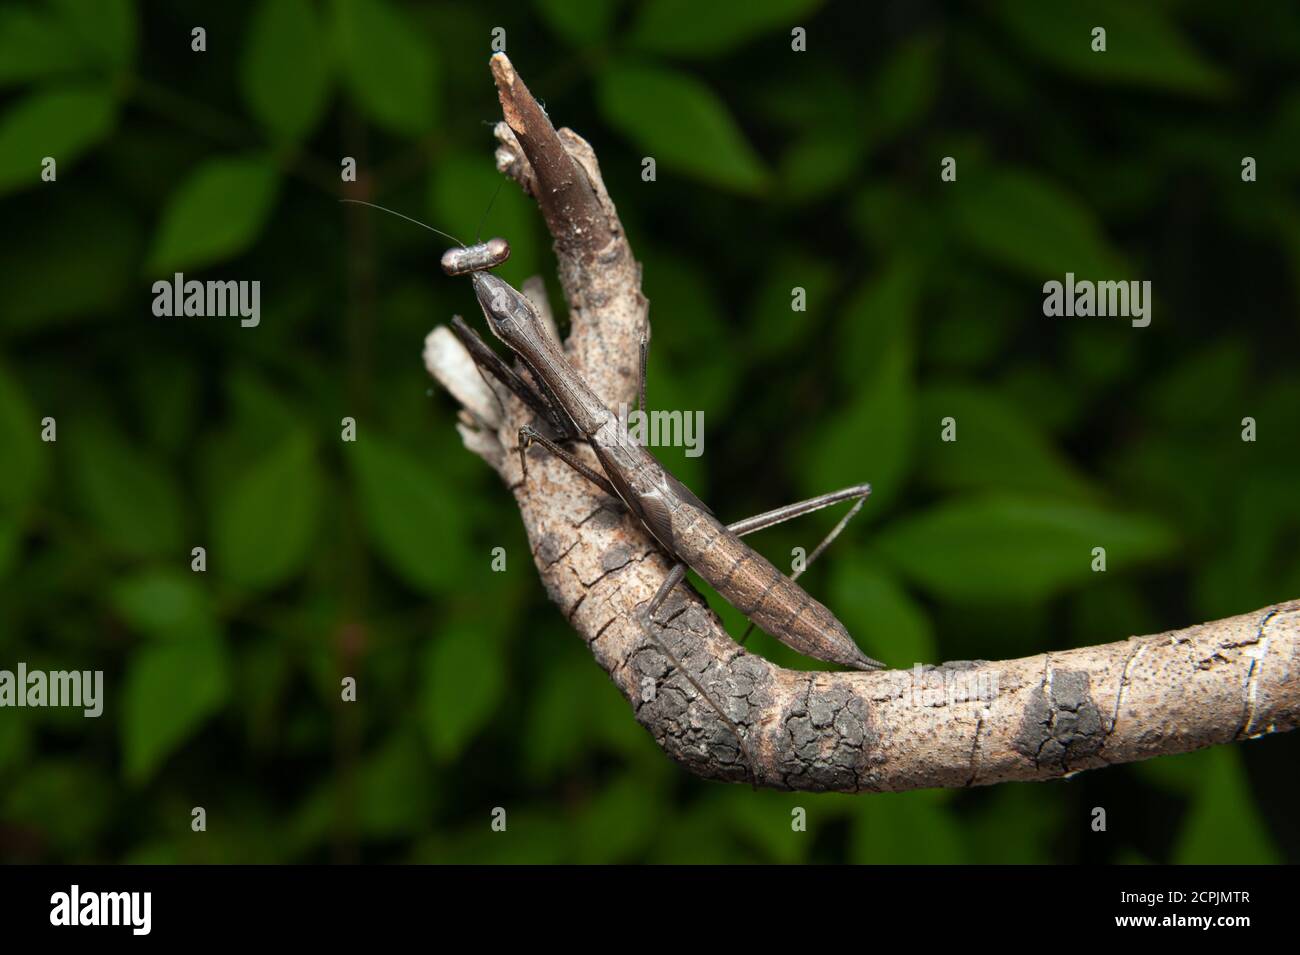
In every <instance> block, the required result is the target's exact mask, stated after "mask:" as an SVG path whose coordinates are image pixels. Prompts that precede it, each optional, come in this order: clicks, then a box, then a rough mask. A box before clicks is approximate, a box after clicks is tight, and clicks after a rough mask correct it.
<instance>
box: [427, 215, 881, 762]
mask: <svg viewBox="0 0 1300 955" xmlns="http://www.w3.org/2000/svg"><path fill="white" fill-rule="evenodd" d="M508 255H509V249H508V245H507V244H506V242H505V240H503V239H491V240H489V241H488V242H486V243H481V244H480V245H478V246H472V247H462V248H461V249H459V250H453V251H452V252H451V253H448V257H445V258H444V270H445V271H447V273H448V274H468V275H469V278H470V281H471V282H472V284H473V287H474V293H475V296H476V298H477V300H478V303H479V306H480V308H481V309H482V311H483V315H484V317H485V318H486V320H487V323H488V327H489V328H490V329H491V331H492V334H493V335H494V336H495V337H496V338H497V339H498V340H500V341H501V342H502V344H504V345H505V346H506V347H507V348H508V349H509V350H510V351H511V352H512V353H513V354H514V355H515V356H516V357H517V358H518V359H519V360H520V362H521V363H522V364H523V366H524V367H526V368H527V369H528V370H529V372H530V373H531V378H532V382H533V383H532V384H530V383H529V382H528V381H525V380H524V378H523V377H522V376H521V375H520V374H518V373H517V372H515V371H514V370H513V369H511V368H510V367H509V366H508V365H506V363H505V362H504V361H503V360H502V359H501V358H500V357H498V356H497V354H496V352H495V351H494V350H493V349H492V348H491V347H490V346H489V345H488V344H487V343H486V342H485V341H483V339H482V338H481V337H480V336H479V335H478V333H477V332H475V331H474V330H473V329H472V328H471V327H470V326H469V325H467V324H466V323H465V322H464V321H463V320H462V319H461V318H460V317H459V316H457V317H456V318H454V319H453V321H452V331H453V332H454V334H455V335H456V337H457V338H458V339H459V340H460V342H461V344H462V345H464V346H465V348H466V351H468V353H469V355H470V357H471V358H472V359H473V360H474V362H475V364H476V365H477V366H478V367H479V369H480V371H481V372H485V373H487V374H490V375H492V376H493V377H494V378H496V379H497V380H498V381H499V382H500V383H501V384H502V385H504V386H505V387H506V388H508V389H509V390H510V391H511V392H513V393H514V394H515V395H517V396H518V397H519V398H520V400H522V401H523V402H524V403H525V404H526V405H527V406H528V408H529V409H530V410H531V411H532V412H533V413H534V415H535V416H536V421H537V425H541V426H543V427H545V428H546V429H547V430H549V431H550V434H549V435H548V434H546V433H544V432H543V431H542V430H540V429H539V427H538V426H537V425H534V424H528V425H525V426H524V427H522V428H521V429H520V430H519V434H518V438H519V444H518V450H519V460H520V468H521V470H522V471H523V474H524V477H525V479H526V478H527V458H526V455H527V452H528V450H529V448H530V447H531V446H532V445H533V444H537V445H540V446H541V447H543V448H545V449H546V450H547V451H549V452H550V453H551V454H553V455H555V456H556V457H558V458H559V459H560V460H561V461H563V462H564V463H565V464H567V465H568V466H569V467H571V468H573V469H574V470H575V471H576V472H577V473H578V474H580V475H582V476H583V477H584V478H586V479H587V480H588V481H590V482H591V483H592V484H594V485H595V486H596V487H598V488H600V489H601V490H602V491H604V492H605V493H606V494H608V495H609V496H610V497H612V498H614V499H615V500H617V501H619V502H621V503H622V505H623V506H624V507H626V508H627V509H628V510H629V511H630V512H631V513H632V514H633V515H634V516H635V517H636V518H637V519H638V520H639V521H640V523H641V525H642V526H643V527H644V528H645V530H646V531H647V533H649V534H650V536H651V537H652V538H653V539H654V540H655V542H656V543H657V544H658V545H659V547H660V548H662V550H663V551H664V552H665V553H666V554H667V555H668V556H669V557H671V558H672V559H673V561H674V563H673V566H672V569H671V571H670V572H669V574H668V576H667V577H666V578H665V579H664V581H663V583H662V584H661V586H660V587H659V589H658V591H657V593H656V594H655V595H654V597H653V598H652V599H651V600H650V601H649V603H648V604H647V605H646V606H645V607H644V608H643V609H642V612H641V616H642V618H643V622H644V624H645V625H646V628H647V632H648V633H649V635H650V637H651V639H652V640H653V641H654V642H655V644H656V645H657V646H658V647H659V649H660V650H661V651H662V652H663V653H664V655H665V656H667V657H668V660H669V662H670V663H671V664H672V665H673V666H675V667H676V668H677V669H678V670H680V671H681V672H682V673H684V674H685V675H686V677H687V678H688V680H690V682H691V684H692V685H693V686H694V687H695V689H696V690H697V692H699V694H700V695H701V697H703V698H704V699H706V700H707V701H708V702H709V704H710V705H711V706H712V707H713V708H714V709H715V710H717V711H718V713H719V715H721V716H722V718H723V720H724V721H726V722H727V723H728V725H730V727H731V729H732V731H733V732H734V733H735V735H736V738H737V740H738V741H739V742H740V746H741V749H742V750H743V751H744V753H745V756H746V759H747V760H748V762H749V764H750V769H751V772H753V771H754V762H753V759H752V757H751V755H750V753H749V750H748V747H747V746H746V744H745V739H744V736H743V734H742V733H741V732H740V730H739V728H738V727H737V726H736V725H735V724H734V723H733V722H732V721H731V719H730V718H729V717H728V716H727V714H726V712H725V711H724V710H723V708H722V707H721V706H720V705H719V704H718V703H717V702H716V701H715V700H713V698H712V697H711V696H710V694H708V693H707V692H706V691H705V690H704V689H703V687H701V686H700V685H699V684H698V683H697V682H696V680H695V679H694V677H692V676H691V674H690V672H689V671H688V670H686V669H685V668H684V667H682V666H681V665H680V664H679V663H678V662H677V660H676V658H675V657H674V656H673V654H672V653H671V652H670V651H669V650H668V648H667V646H666V645H665V644H664V642H663V641H662V640H661V639H660V638H659V637H658V635H657V633H656V628H657V627H660V626H663V625H664V624H666V623H667V622H668V621H664V620H660V619H658V616H657V614H658V612H659V610H660V609H661V608H662V607H663V605H664V602H665V601H666V600H667V598H668V596H669V595H670V594H671V592H672V590H673V588H675V587H676V586H677V585H678V584H680V583H681V582H682V580H683V579H684V578H685V576H686V571H687V569H688V568H689V569H692V570H694V571H695V572H696V573H698V574H699V575H700V577H702V578H703V579H704V580H705V581H707V582H708V583H709V584H710V585H711V586H712V587H714V588H715V589H716V590H717V591H718V593H719V594H721V595H722V596H723V597H724V598H725V599H726V600H727V601H728V602H730V603H731V604H732V605H733V606H734V607H736V608H737V609H738V610H740V611H741V612H742V613H744V614H745V616H746V617H748V618H749V620H750V621H751V629H752V627H753V626H754V625H757V626H759V627H761V628H762V629H763V630H764V631H765V632H766V633H768V634H770V635H771V636H773V637H775V638H776V639H778V640H780V641H781V642H782V643H784V644H786V645H787V646H789V647H791V648H792V649H794V650H796V651H798V652H800V653H802V654H804V655H806V656H810V657H813V658H815V659H818V660H824V661H827V662H830V663H838V664H841V665H843V666H848V667H853V668H855V669H860V670H875V669H882V668H884V664H883V663H880V662H879V661H877V660H873V659H871V658H870V657H868V656H866V655H865V654H864V653H863V652H862V651H861V649H859V647H858V645H857V643H855V642H854V640H853V638H852V637H851V636H850V635H849V632H848V630H847V629H846V628H845V627H844V625H843V624H842V623H841V622H840V621H839V620H838V619H837V618H836V616H835V615H834V614H833V613H832V612H831V611H830V610H828V609H827V608H826V607H825V606H824V605H823V604H821V603H820V602H819V601H818V600H816V599H815V598H814V597H812V596H811V595H810V594H808V593H807V592H806V591H805V590H804V589H803V588H802V587H800V586H799V585H798V583H797V582H796V581H797V580H798V577H799V576H800V574H801V573H802V572H803V570H806V569H807V567H808V566H809V565H811V564H812V562H813V561H814V560H816V559H817V557H819V556H820V555H821V554H822V552H823V551H824V550H825V549H826V547H827V546H829V545H830V543H831V542H832V541H833V540H834V539H835V538H836V537H837V536H838V535H839V533H840V532H841V531H842V530H843V529H844V527H845V525H846V524H847V523H848V522H849V520H851V519H852V517H853V516H854V515H855V514H856V513H857V512H858V511H859V510H860V509H861V507H862V506H863V504H864V503H865V501H866V499H867V497H868V495H869V494H870V493H871V487H870V485H868V484H857V485H853V486H851V487H847V488H843V489H841V490H838V491H832V492H830V493H829V494H823V495H820V496H818V497H814V498H810V499H808V500H805V501H800V502H798V503H795V504H790V505H787V506H785V507H781V508H777V509H775V510H772V511H767V512H765V513H763V514H758V515H756V516H754V517H750V518H747V519H745V520H741V521H737V522H735V523H733V524H726V525H724V524H723V523H721V522H720V521H719V520H718V518H717V517H716V516H715V515H714V513H713V511H712V510H711V509H710V508H709V507H708V505H706V504H705V503H704V502H703V501H701V500H700V499H699V498H698V497H696V496H695V494H693V493H692V492H691V491H690V489H689V488H687V487H686V485H684V484H683V483H682V482H681V481H679V480H678V479H677V478H675V477H674V476H673V475H672V474H671V473H670V472H668V471H667V470H666V469H665V468H664V467H663V466H662V465H661V464H660V463H659V462H658V461H657V460H656V459H655V458H654V457H653V456H652V455H651V454H650V453H649V452H648V451H647V450H646V449H645V448H643V447H642V446H641V445H640V444H639V443H638V442H637V441H636V440H635V439H634V438H633V436H632V435H631V434H630V433H629V432H628V431H627V429H626V428H625V427H623V426H622V425H621V423H620V420H619V418H618V417H617V416H616V415H615V414H614V413H613V412H612V411H610V409H609V408H607V407H606V406H605V405H604V403H603V402H602V400H601V399H600V397H599V396H598V395H596V393H595V392H594V391H593V390H592V389H591V388H590V387H589V386H588V385H587V383H586V382H585V381H584V380H583V378H582V376H581V375H579V374H578V372H577V371H576V370H575V369H574V368H573V366H572V365H571V364H570V363H569V361H568V359H567V357H566V356H565V354H564V352H563V351H562V350H561V348H560V345H559V343H558V342H557V341H556V340H555V338H554V337H553V335H552V334H551V332H550V330H549V329H548V328H547V326H546V324H545V323H544V322H543V321H542V319H541V317H540V315H539V314H538V312H537V310H536V308H535V307H534V306H533V304H532V303H531V302H530V301H529V300H528V298H527V297H526V296H525V295H524V294H523V293H521V292H519V291H518V290H517V289H515V288H513V287H512V286H511V285H510V284H509V283H507V282H505V281H504V280H502V279H501V278H499V277H498V276H496V275H494V274H492V273H491V272H490V271H488V269H489V268H491V267H492V266H493V265H495V264H499V262H501V261H504V260H505V257H507V256H508ZM648 353H649V341H648V338H647V339H644V340H642V342H641V354H640V358H641V361H640V375H639V386H638V392H639V395H640V405H641V408H642V410H645V409H646V407H647V405H646V365H647V359H648ZM575 441H581V442H585V443H586V444H588V445H589V446H590V447H591V449H592V451H593V452H594V453H595V456H596V459H597V461H598V462H599V465H600V469H601V470H600V471H597V470H596V469H593V468H591V467H589V466H588V465H587V464H586V463H584V462H583V461H581V460H579V459H578V458H577V457H576V456H575V455H574V454H573V453H571V452H570V451H569V450H567V449H566V448H565V447H564V445H565V444H567V443H572V442H575ZM602 472H603V473H602ZM842 501H853V502H854V504H853V507H852V509H851V510H850V511H849V512H848V514H846V515H845V516H844V517H843V518H842V519H841V520H840V522H839V523H838V524H837V525H836V526H835V528H833V529H832V530H831V532H830V533H829V534H828V535H827V536H826V538H824V539H823V540H822V541H821V543H820V544H818V545H817V547H816V548H815V549H814V550H813V552H812V554H811V555H810V556H809V558H808V560H807V561H806V562H805V563H804V565H803V567H801V568H800V569H799V570H798V571H797V572H795V573H793V574H791V575H790V576H786V575H785V574H782V573H781V572H780V571H779V570H778V569H777V568H776V567H774V566H773V565H772V564H771V563H770V562H769V561H768V560H767V559H766V558H764V557H763V556H762V555H760V554H759V553H758V552H757V551H755V550H753V549H752V548H751V547H749V545H747V544H746V543H745V542H744V541H743V540H742V539H741V538H742V537H744V536H745V535H748V534H751V533H753V532H755V531H759V530H762V529H764V528H767V527H772V526H774V525H776V524H780V523H783V522H784V521H788V520H790V519H792V518H794V517H798V516H801V515H803V514H808V513H810V512H812V511H816V510H819V509H821V508H824V507H827V506H830V505H832V504H836V503H839V502H842ZM748 634H749V631H746V634H745V636H746V637H747V636H748ZM743 641H744V638H743V637H742V640H741V642H742V643H743Z"/></svg>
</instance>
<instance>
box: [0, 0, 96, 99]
mask: <svg viewBox="0 0 1300 955" xmlns="http://www.w3.org/2000/svg"><path fill="white" fill-rule="evenodd" d="M84 65H85V58H84V56H83V55H82V51H81V49H80V47H79V46H78V44H77V42H76V40H74V39H73V38H72V36H71V35H70V34H69V33H68V31H67V30H66V29H64V26H63V24H61V23H59V21H58V20H57V19H56V18H54V17H52V16H50V15H49V14H48V13H46V12H45V11H42V10H38V9H35V8H30V7H21V6H11V7H5V8H4V9H0V85H3V84H7V83H24V82H28V81H30V80H41V79H46V78H48V77H52V76H58V75H60V74H64V73H71V72H75V71H76V70H78V69H80V68H81V67H82V66H84Z"/></svg>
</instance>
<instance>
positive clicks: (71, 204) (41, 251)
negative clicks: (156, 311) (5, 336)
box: [0, 190, 143, 333]
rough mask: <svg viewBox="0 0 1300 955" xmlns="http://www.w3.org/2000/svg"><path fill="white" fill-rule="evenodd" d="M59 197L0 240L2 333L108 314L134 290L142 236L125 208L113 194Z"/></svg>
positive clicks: (54, 197) (68, 193) (31, 329)
mask: <svg viewBox="0 0 1300 955" xmlns="http://www.w3.org/2000/svg"><path fill="white" fill-rule="evenodd" d="M60 192H61V194H60V195H58V196H52V197H50V198H49V199H47V200H45V201H44V202H43V203H42V214H41V215H40V216H39V217H36V218H34V219H31V220H29V221H28V222H26V223H25V224H24V228H23V229H22V230H13V231H11V232H9V233H7V234H5V235H3V236H0V284H3V286H4V287H5V306H4V308H3V309H2V310H0V326H3V328H4V330H5V331H6V332H11V333H23V332H29V331H35V330H40V331H42V332H44V331H47V330H49V329H50V328H51V326H53V325H54V324H55V323H60V322H72V321H80V320H83V319H87V318H90V317H93V316H96V315H103V314H105V313H110V312H113V311H114V310H116V309H117V308H119V307H121V305H122V302H123V299H124V297H125V295H126V294H127V293H128V290H130V291H135V290H136V288H137V286H135V285H134V284H133V283H134V281H135V273H136V269H137V268H139V256H140V251H141V247H142V245H143V234H142V230H141V228H140V225H139V224H138V223H137V221H136V219H135V214H134V213H133V212H132V210H131V208H130V206H129V205H127V204H125V203H124V202H123V201H122V200H121V199H120V198H119V197H116V196H102V195H87V194H86V193H85V192H80V191H79V192H77V193H73V192H72V191H71V190H66V191H64V190H60Z"/></svg>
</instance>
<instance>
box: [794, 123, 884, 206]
mask: <svg viewBox="0 0 1300 955" xmlns="http://www.w3.org/2000/svg"><path fill="white" fill-rule="evenodd" d="M865 148H866V144H865V143H863V141H862V139H861V137H859V136H846V135H845V134H844V132H843V131H842V130H839V129H833V130H825V129H815V130H812V131H811V132H810V133H808V135H806V136H804V137H803V138H802V139H800V140H798V141H797V142H795V143H794V144H793V145H791V146H790V148H789V149H787V150H786V151H785V152H784V153H783V154H782V155H781V161H780V168H779V170H778V171H779V174H780V177H781V182H782V184H783V188H782V190H781V191H782V193H783V194H784V195H785V196H787V197H788V198H789V199H791V200H793V201H796V202H811V201H813V200H815V199H821V198H823V197H824V196H826V195H827V194H828V193H830V192H832V191H834V190H835V189H836V188H838V187H839V186H841V185H843V184H844V183H845V182H847V181H848V180H849V179H850V178H851V177H852V176H853V175H854V173H856V172H857V171H858V170H859V168H860V167H861V163H862V154H863V151H864V150H865Z"/></svg>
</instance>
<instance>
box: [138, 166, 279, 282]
mask: <svg viewBox="0 0 1300 955" xmlns="http://www.w3.org/2000/svg"><path fill="white" fill-rule="evenodd" d="M278 190H279V172H278V171H277V169H276V167H275V166H274V165H273V164H272V163H271V162H270V161H269V160H267V159H265V158H263V157H259V156H247V157H226V158H222V159H211V160H208V161H207V162H205V163H204V164H203V165H202V166H200V167H199V168H198V169H196V170H195V171H194V172H193V173H192V174H191V175H190V176H189V178H187V179H186V180H185V181H184V182H183V183H181V185H180V187H179V188H178V189H177V190H176V192H175V193H174V194H173V195H172V196H171V198H170V199H169V200H168V202H167V208H166V210H165V211H164V212H163V216H162V222H161V223H160V224H159V226H158V232H157V234H156V235H155V236H154V242H153V249H152V251H151V252H150V254H149V269H150V270H151V271H153V272H166V271H171V270H174V269H182V268H197V267H200V266H204V265H211V264H213V263H214V262H220V261H222V260H223V259H228V258H231V257H232V256H235V255H238V254H239V253H240V252H242V251H244V249H246V248H248V246H249V245H251V244H252V243H253V241H254V240H256V238H257V236H258V235H259V234H260V233H261V231H262V226H263V225H264V224H265V223H266V219H267V216H268V215H269V214H270V212H271V207H272V205H273V204H274V202H275V197H276V193H277V191H278Z"/></svg>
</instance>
